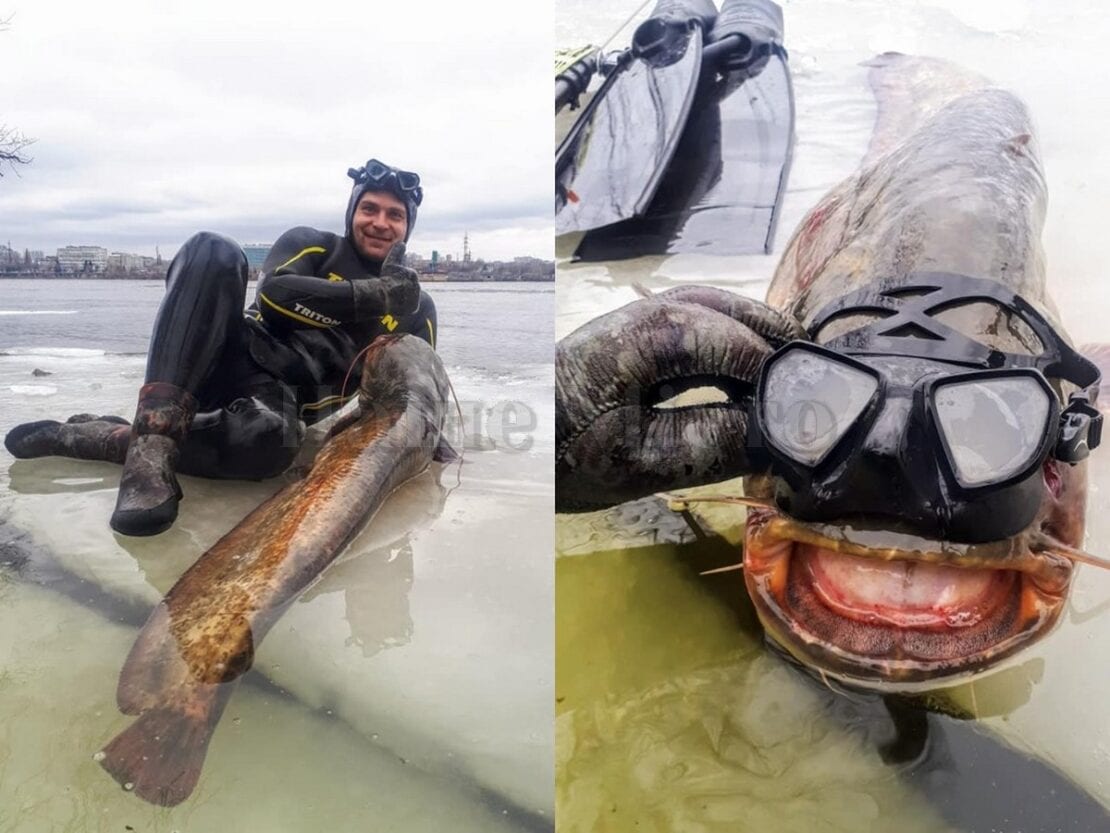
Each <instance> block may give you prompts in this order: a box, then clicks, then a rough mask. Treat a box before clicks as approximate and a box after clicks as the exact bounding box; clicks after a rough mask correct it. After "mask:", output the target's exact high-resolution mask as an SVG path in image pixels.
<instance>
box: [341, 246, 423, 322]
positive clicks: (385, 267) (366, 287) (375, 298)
mask: <svg viewBox="0 0 1110 833" xmlns="http://www.w3.org/2000/svg"><path fill="white" fill-rule="evenodd" d="M404 264H405V244H404V243H394V244H393V248H391V249H390V250H389V254H388V255H386V258H385V260H384V261H382V270H381V276H380V277H377V278H361V279H359V280H353V281H351V285H352V287H353V290H354V298H355V316H356V318H357V319H358V320H359V321H366V320H368V319H371V318H374V317H376V316H379V315H385V314H386V313H390V314H392V315H408V314H409V313H411V312H414V311H415V310H416V308H417V306H419V304H420V282H419V280H418V279H417V276H416V270H414V269H409V268H408V267H407V266H405V265H404Z"/></svg>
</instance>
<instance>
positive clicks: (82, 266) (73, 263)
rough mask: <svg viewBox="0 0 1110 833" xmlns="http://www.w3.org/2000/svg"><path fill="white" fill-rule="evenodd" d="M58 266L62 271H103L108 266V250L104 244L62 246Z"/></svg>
mask: <svg viewBox="0 0 1110 833" xmlns="http://www.w3.org/2000/svg"><path fill="white" fill-rule="evenodd" d="M58 268H59V269H60V270H61V271H62V272H103V271H104V270H105V269H107V268H108V250H107V249H105V248H104V247H103V246H62V248H60V249H58Z"/></svg>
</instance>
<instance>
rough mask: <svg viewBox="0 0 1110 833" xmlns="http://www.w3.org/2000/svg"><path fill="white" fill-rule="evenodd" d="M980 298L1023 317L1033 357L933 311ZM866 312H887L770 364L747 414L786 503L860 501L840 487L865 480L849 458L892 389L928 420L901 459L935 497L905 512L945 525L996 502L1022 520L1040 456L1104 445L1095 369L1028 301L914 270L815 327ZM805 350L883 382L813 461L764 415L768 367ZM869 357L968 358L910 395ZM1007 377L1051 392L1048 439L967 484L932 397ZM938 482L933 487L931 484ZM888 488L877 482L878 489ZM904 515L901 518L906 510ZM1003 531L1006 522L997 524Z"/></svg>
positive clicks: (978, 283) (1036, 483)
mask: <svg viewBox="0 0 1110 833" xmlns="http://www.w3.org/2000/svg"><path fill="white" fill-rule="evenodd" d="M975 301H987V302H992V303H994V304H997V305H999V306H1001V307H1003V308H1005V309H1006V310H1007V311H1008V312H1010V313H1012V314H1015V315H1017V316H1018V317H1019V318H1020V319H1021V320H1022V321H1023V322H1024V323H1025V324H1026V325H1028V326H1029V328H1030V329H1031V330H1032V331H1033V333H1034V334H1035V335H1036V336H1037V338H1038V339H1039V340H1040V343H1041V345H1042V347H1043V350H1042V352H1041V353H1040V354H1037V355H1028V354H1018V353H1008V352H1005V351H1002V350H998V349H994V348H991V347H989V346H987V345H985V344H983V343H981V342H978V341H976V340H974V339H972V338H970V337H968V336H966V335H964V334H963V333H960V332H959V331H957V330H954V329H953V328H951V327H948V326H947V325H945V324H943V323H941V322H940V321H938V320H936V319H935V318H933V317H932V316H934V315H936V314H937V313H939V312H941V311H943V310H945V309H949V308H954V307H957V306H961V305H965V304H968V303H969V302H975ZM858 313H876V314H879V315H881V316H883V317H882V318H879V319H877V320H873V321H869V322H868V323H867V324H865V325H864V326H862V327H859V328H857V329H855V330H852V331H850V332H847V333H844V334H842V335H839V336H837V337H836V338H834V339H832V340H830V341H829V342H827V343H825V344H824V345H821V346H817V345H815V344H812V343H810V342H792V343H791V344H788V345H785V346H784V347H782V348H780V350H778V351H776V352H775V353H774V354H772V356H771V357H770V358H768V360H767V361H766V362H764V365H763V369H762V372H761V374H760V379H759V382H758V387H757V391H756V397H755V402H754V405H755V407H754V414H753V419H751V420H750V422H749V424H750V425H751V429H750V432H749V437H748V445H749V449H750V454H751V456H752V458H753V459H754V460H761V461H763V462H765V463H766V466H767V467H768V468H769V469H770V471H771V473H772V474H775V475H777V476H778V477H780V478H782V480H783V481H785V482H784V484H783V485H785V486H786V487H787V489H786V494H787V499H786V501H785V502H786V503H787V504H790V503H791V502H792V501H791V499H790V498H791V495H792V497H793V503H796V504H797V503H800V504H802V505H806V504H805V502H806V500H811V503H810V504H808V505H809V507H810V508H811V509H812V510H813V511H814V512H820V511H825V510H826V509H827V510H828V511H829V512H830V513H833V514H835V512H836V511H837V508H838V507H839V508H840V509H844V510H845V511H849V512H850V511H851V510H852V507H853V505H854V504H853V503H852V501H851V500H849V499H841V498H844V495H843V494H842V493H843V492H846V491H848V490H850V489H854V488H855V487H856V485H857V484H855V483H853V482H852V480H851V477H852V472H851V465H852V456H853V455H854V454H856V453H858V450H859V449H860V448H861V446H862V444H863V442H864V438H865V437H867V433H868V432H869V431H870V430H871V428H872V426H873V425H874V423H875V420H876V419H878V416H879V412H880V410H881V408H882V406H883V404H884V403H885V402H886V401H888V397H891V396H898V397H903V398H905V397H908V396H911V395H912V401H911V403H910V408H912V411H911V413H910V419H912V420H919V421H923V423H924V424H921V423H920V422H919V424H918V426H917V428H916V429H912V428H911V433H912V434H913V436H916V437H919V438H920V439H921V441H922V442H921V443H920V445H921V446H922V447H920V448H918V447H910V448H905V449H903V452H902V465H903V468H904V469H905V472H906V477H907V478H908V479H909V480H910V481H912V484H913V487H914V488H920V489H921V490H922V491H921V494H920V495H919V497H920V498H921V499H922V502H923V503H924V504H928V505H927V506H926V507H923V508H921V509H920V515H921V517H920V518H908V520H911V521H914V520H916V521H919V522H920V523H921V524H922V525H925V526H932V525H933V524H934V523H940V524H941V526H942V527H944V529H943V530H938V531H946V530H947V528H948V525H949V522H951V523H952V524H953V525H954V526H955V527H956V528H958V529H961V530H964V531H965V532H966V530H967V529H969V528H970V527H971V526H974V525H975V524H974V523H973V521H974V520H975V517H974V516H978V517H979V518H982V517H983V515H984V513H988V512H989V513H998V512H1001V513H1004V514H1012V515H1013V522H1012V523H1011V524H1010V525H1011V526H1019V525H1020V524H1019V523H1018V522H1019V520H1020V518H1022V517H1025V516H1027V515H1029V513H1030V512H1031V511H1033V509H1034V507H1035V506H1036V505H1037V504H1039V501H1040V497H1039V496H1040V491H1041V489H1042V488H1043V487H1042V486H1041V484H1040V477H1039V469H1040V467H1041V466H1042V465H1043V463H1044V460H1045V459H1046V458H1047V457H1048V456H1049V455H1050V454H1051V456H1053V457H1054V458H1055V459H1057V460H1059V461H1061V462H1063V463H1067V464H1074V463H1077V462H1079V461H1080V460H1082V459H1084V458H1086V456H1087V455H1088V454H1089V452H1090V451H1091V450H1093V449H1094V448H1095V447H1097V446H1098V444H1099V440H1100V438H1101V428H1102V415H1101V414H1100V413H1099V412H1098V410H1097V409H1096V408H1095V407H1094V403H1095V402H1096V400H1097V397H1098V389H1099V382H1100V374H1099V371H1098V368H1097V367H1096V366H1095V365H1094V364H1093V363H1091V362H1090V361H1089V360H1087V359H1085V358H1084V357H1083V356H1081V355H1080V354H1079V353H1078V352H1076V351H1075V350H1074V348H1072V347H1071V346H1070V345H1069V344H1067V342H1065V341H1064V340H1063V339H1062V338H1061V337H1060V336H1059V335H1058V334H1057V333H1056V331H1055V330H1054V328H1053V327H1052V325H1051V324H1050V323H1049V322H1048V321H1047V320H1046V319H1045V318H1044V316H1043V315H1041V313H1040V312H1039V311H1037V310H1036V309H1035V308H1034V307H1033V306H1032V305H1031V304H1030V303H1028V302H1027V301H1026V300H1025V299H1023V298H1021V297H1020V296H1019V295H1017V294H1016V293H1014V292H1012V291H1011V290H1009V289H1007V288H1006V287H1004V286H1002V285H1001V284H998V283H996V282H994V281H989V280H982V279H977V278H970V277H967V276H963V275H953V274H949V273H918V274H915V275H911V276H909V278H908V279H907V278H901V279H898V280H894V279H890V280H884V281H879V282H877V283H875V284H872V285H870V286H867V287H865V288H864V289H862V290H859V291H856V292H853V293H850V294H848V295H846V296H844V297H842V298H839V299H837V300H836V301H834V302H833V303H831V304H829V305H827V306H825V307H824V308H822V309H821V310H820V311H819V312H818V313H817V314H816V315H815V316H814V317H813V319H812V320H811V321H810V323H809V335H810V336H811V338H812V337H814V336H816V335H817V334H819V333H820V331H821V329H822V328H823V327H824V326H825V325H826V324H828V323H829V322H830V321H832V320H833V319H835V318H841V317H843V316H845V315H854V314H858ZM908 335H912V336H914V337H907V336H908ZM798 349H803V350H810V351H812V352H815V353H818V354H824V355H826V356H827V357H828V358H830V359H832V360H834V361H837V362H839V363H841V364H842V365H846V366H849V367H854V368H855V369H857V370H859V371H862V372H864V373H866V374H867V375H869V376H870V377H871V378H873V379H875V380H876V382H877V384H878V386H877V389H876V390H875V392H874V393H873V394H872V396H871V400H870V401H869V402H868V404H867V405H866V407H865V408H864V409H863V411H861V412H860V413H859V414H858V415H857V416H856V417H855V419H854V421H853V423H852V424H851V425H850V426H849V427H848V428H847V430H846V431H844V432H843V435H842V436H840V437H839V438H837V440H836V442H835V443H834V444H833V446H832V447H831V448H830V449H828V450H827V451H826V452H825V453H824V454H823V455H822V456H821V457H820V459H817V460H815V461H814V462H812V463H807V462H804V461H801V460H799V459H798V458H797V457H796V456H793V455H792V454H791V453H790V452H789V450H786V449H782V448H779V447H777V446H776V444H775V442H774V441H773V440H772V438H771V435H770V434H769V432H768V430H767V428H766V426H765V424H764V423H765V422H766V420H767V419H768V415H767V414H765V413H764V405H765V404H766V399H765V396H766V394H765V392H766V384H767V375H768V373H769V371H770V370H771V368H772V367H773V366H774V363H775V361H776V360H777V359H778V358H780V357H781V356H782V355H783V354H784V353H786V352H787V351H789V350H798ZM867 357H877V358H882V357H887V358H890V359H893V360H896V361H897V360H902V359H914V358H917V359H922V360H925V361H926V362H941V363H943V364H944V365H948V366H949V367H951V366H952V365H955V366H956V368H959V367H965V368H967V371H966V373H959V372H957V373H955V374H953V373H952V372H948V373H946V374H943V375H936V374H932V375H931V376H928V377H927V378H922V379H920V380H919V381H918V382H917V383H916V384H914V385H913V386H912V387H913V391H912V394H911V392H910V391H909V390H907V389H906V386H905V385H901V386H900V387H898V388H897V389H892V388H891V387H890V380H889V379H887V378H885V376H884V374H883V373H880V372H879V371H878V370H877V369H876V368H875V367H874V366H872V364H870V363H864V362H863V361H860V359H861V358H867ZM1008 375H1009V376H1018V375H1021V376H1032V377H1034V378H1036V379H1037V380H1038V384H1039V385H1041V386H1042V387H1043V389H1045V390H1047V391H1048V392H1049V394H1050V395H1049V403H1050V411H1049V416H1048V419H1047V424H1046V426H1045V432H1044V439H1043V440H1042V441H1041V443H1040V444H1039V446H1038V448H1037V450H1036V454H1035V455H1034V456H1032V457H1030V460H1029V461H1028V463H1027V464H1026V465H1024V466H1023V467H1022V468H1021V470H1020V471H1016V472H1014V473H1013V474H1011V475H1009V476H1007V477H1005V478H1004V479H1000V480H998V481H992V482H989V483H984V484H981V485H978V484H977V485H972V486H968V485H965V484H964V483H963V482H961V479H960V478H959V477H958V475H957V471H956V466H955V464H954V462H953V459H954V458H953V455H952V450H951V449H950V448H948V446H947V441H946V439H945V437H944V434H943V431H941V430H940V429H939V422H938V418H937V414H936V410H935V407H934V392H935V389H936V388H937V387H938V386H941V385H947V384H952V383H955V382H956V381H958V380H962V381H971V380H975V379H983V380H985V379H990V378H993V377H998V376H1003V377H1004V376H1008ZM1049 378H1059V379H1064V380H1066V381H1069V382H1071V383H1073V384H1074V385H1076V386H1077V388H1078V389H1077V390H1075V391H1073V392H1072V393H1071V394H1069V396H1068V398H1067V402H1066V403H1064V404H1061V403H1060V401H1059V398H1058V397H1057V395H1056V394H1055V392H1053V391H1052V389H1051V387H1050V386H1049V384H1048V381H1047V380H1048V379H1049ZM914 445H915V446H916V445H918V444H917V443H914ZM938 473H939V474H941V475H942V480H943V485H942V484H940V483H936V481H937V476H938ZM1035 475H1036V476H1035ZM930 482H932V483H935V484H936V485H935V486H933V487H930V486H928V484H929V483H930ZM880 488H881V486H880V485H878V484H876V486H875V489H876V490H878V489H880ZM906 488H909V487H906ZM938 489H939V491H937V490H938ZM780 491H781V490H780ZM814 492H819V493H821V494H823V495H825V496H828V497H831V498H832V499H831V500H826V499H818V498H817V497H815V496H814V495H813V494H812V493H814ZM799 498H801V500H799ZM780 502H781V501H780ZM908 502H910V501H907V503H908ZM783 508H789V507H788V506H784V507H783ZM898 514H900V515H903V516H904V515H905V514H906V511H905V509H904V508H903V509H902V510H901V511H900V512H899V513H898ZM930 518H932V519H933V520H932V521H930V520H929V519H930ZM938 518H940V520H939V521H938V520H937V519H938ZM988 526H990V525H989V524H988ZM996 531H999V532H1001V527H998V528H996ZM972 534H977V533H972Z"/></svg>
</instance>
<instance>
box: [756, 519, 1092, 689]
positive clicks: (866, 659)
mask: <svg viewBox="0 0 1110 833" xmlns="http://www.w3.org/2000/svg"><path fill="white" fill-rule="evenodd" d="M1072 569H1073V568H1072V563H1071V561H1070V560H1069V559H1068V558H1066V557H1064V556H1063V555H1061V554H1058V553H1053V552H1047V551H1040V550H1038V548H1037V546H1036V536H1034V535H1029V534H1025V533H1023V534H1020V535H1017V536H1014V537H1013V538H1008V539H1004V540H1001V541H995V542H991V543H986V544H953V543H949V542H940V541H930V540H927V539H924V538H920V537H917V536H913V535H904V534H901V533H897V532H891V531H888V530H879V529H864V528H859V525H848V524H843V525H831V524H830V525H819V524H809V523H802V522H798V521H794V520H792V519H790V518H788V517H787V516H785V515H782V514H780V513H778V512H775V511H774V510H770V509H763V508H760V509H755V510H752V511H751V512H750V513H749V516H748V524H747V533H746V541H745V547H744V576H745V582H746V583H747V587H748V592H749V593H750V594H751V597H752V599H753V600H754V602H755V605H756V608H757V611H758V613H759V616H760V619H761V620H762V621H763V624H764V627H765V628H766V629H767V630H768V632H769V633H770V635H771V636H772V637H773V638H774V639H775V641H777V642H779V643H780V644H781V645H782V646H783V647H785V648H786V649H787V650H789V651H790V652H791V653H792V654H794V655H795V657H797V658H798V659H799V660H801V661H802V662H804V663H805V664H807V665H810V666H813V667H815V668H817V669H819V670H821V671H823V672H826V673H828V674H831V675H832V676H835V677H838V678H840V679H843V680H845V681H847V682H851V683H854V684H857V685H862V686H866V687H872V688H883V689H886V690H892V689H896V688H898V687H907V686H908V685H910V684H918V683H925V682H928V683H936V682H938V681H945V680H949V679H950V678H952V677H957V676H966V675H970V674H973V673H976V672H979V671H983V670H986V669H987V668H989V667H991V666H993V665H995V664H997V663H998V662H999V661H1001V660H1002V659H1004V658H1006V657H1009V656H1011V655H1012V654H1014V653H1015V652H1017V651H1019V650H1020V649H1022V648H1024V647H1025V646H1027V645H1029V644H1030V643H1031V642H1034V641H1036V640H1037V639H1039V638H1040V637H1041V636H1043V635H1045V634H1046V633H1047V632H1048V631H1049V630H1051V628H1052V626H1053V625H1054V624H1055V623H1056V621H1057V619H1058V618H1059V615H1060V612H1061V611H1062V609H1063V606H1064V602H1065V599H1066V597H1067V591H1068V586H1069V582H1070V579H1071V574H1072Z"/></svg>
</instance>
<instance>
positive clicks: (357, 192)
mask: <svg viewBox="0 0 1110 833" xmlns="http://www.w3.org/2000/svg"><path fill="white" fill-rule="evenodd" d="M347 176H349V177H350V178H351V179H353V180H354V181H355V184H354V187H353V188H351V197H350V199H349V200H348V201H347V217H346V220H345V222H344V224H343V231H344V234H346V236H347V238H348V239H350V238H351V221H352V220H353V219H354V216H355V208H356V206H358V201H359V200H360V199H362V195H363V194H365V193H366V192H367V191H384V192H386V193H387V194H392V195H393V196H395V197H396V198H397V199H399V200H400V201H401V202H403V203H404V204H405V214H406V217H405V220H406V225H407V228H406V229H405V242H406V243H407V242H408V240H409V237H410V236H411V235H412V230H413V227H414V226H415V225H416V210H417V208H418V207H419V206H420V203H421V202H422V201H423V199H424V191H423V189H422V188H421V187H420V177H419V176H417V175H416V174H414V173H412V172H411V171H402V170H401V169H400V168H394V167H391V166H389V165H386V164H384V163H382V162H379V161H378V160H377V159H370V160H368V161H367V162H366V164H365V165H364V166H363V167H361V168H348V169H347Z"/></svg>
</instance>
